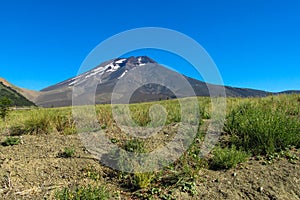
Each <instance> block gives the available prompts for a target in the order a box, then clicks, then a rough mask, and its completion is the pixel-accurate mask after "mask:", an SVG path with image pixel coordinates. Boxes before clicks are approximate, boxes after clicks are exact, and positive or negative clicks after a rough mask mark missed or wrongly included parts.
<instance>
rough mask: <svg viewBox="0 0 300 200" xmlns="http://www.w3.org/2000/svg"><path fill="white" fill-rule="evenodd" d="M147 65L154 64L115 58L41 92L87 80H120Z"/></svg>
mask: <svg viewBox="0 0 300 200" xmlns="http://www.w3.org/2000/svg"><path fill="white" fill-rule="evenodd" d="M149 63H156V62H155V61H154V60H152V59H151V58H149V57H147V56H138V57H134V56H131V57H129V58H116V59H112V60H110V61H108V62H105V63H102V64H100V65H98V66H97V67H95V68H94V69H92V70H90V71H87V72H85V73H83V74H81V75H78V76H76V77H74V78H71V79H68V80H66V81H64V82H61V83H58V84H57V85H54V86H52V87H51V88H46V89H44V90H43V91H47V90H50V89H53V87H64V86H67V87H73V86H74V85H75V84H84V83H85V82H86V81H87V79H91V78H92V79H96V80H98V81H99V83H105V82H107V81H109V80H113V79H121V78H122V77H123V76H124V75H125V74H126V73H127V72H128V71H130V70H131V69H133V68H135V67H139V66H143V65H146V64H149Z"/></svg>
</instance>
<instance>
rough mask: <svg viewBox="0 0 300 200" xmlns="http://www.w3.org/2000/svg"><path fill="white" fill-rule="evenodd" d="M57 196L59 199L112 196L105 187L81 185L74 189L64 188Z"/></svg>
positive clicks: (88, 198) (96, 198) (106, 197)
mask: <svg viewBox="0 0 300 200" xmlns="http://www.w3.org/2000/svg"><path fill="white" fill-rule="evenodd" d="M55 198H56V199H58V200H83V199H86V200H90V199H91V200H92V199H93V200H106V199H109V198H110V194H109V192H108V191H107V190H106V188H105V187H99V188H98V187H92V186H87V187H84V186H81V187H77V188H75V189H74V190H70V189H69V188H63V189H62V190H60V191H57V192H56V194H55Z"/></svg>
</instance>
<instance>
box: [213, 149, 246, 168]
mask: <svg viewBox="0 0 300 200" xmlns="http://www.w3.org/2000/svg"><path fill="white" fill-rule="evenodd" d="M247 157H248V154H247V153H246V152H244V151H239V150H237V149H236V147H235V146H232V147H231V148H228V147H226V148H221V147H216V148H215V150H214V151H213V158H212V160H211V168H213V169H229V168H232V167H235V166H236V165H237V164H238V163H241V162H244V161H246V159H247Z"/></svg>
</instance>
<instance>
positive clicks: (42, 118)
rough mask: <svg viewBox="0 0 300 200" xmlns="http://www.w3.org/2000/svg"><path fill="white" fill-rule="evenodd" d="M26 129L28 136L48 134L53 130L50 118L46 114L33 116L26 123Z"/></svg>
mask: <svg viewBox="0 0 300 200" xmlns="http://www.w3.org/2000/svg"><path fill="white" fill-rule="evenodd" d="M24 128H25V132H26V133H27V134H32V135H38V134H48V133H49V132H50V128H51V127H50V120H49V117H48V116H47V115H46V114H42V115H37V116H32V117H31V118H30V119H28V120H26V121H25V122H24Z"/></svg>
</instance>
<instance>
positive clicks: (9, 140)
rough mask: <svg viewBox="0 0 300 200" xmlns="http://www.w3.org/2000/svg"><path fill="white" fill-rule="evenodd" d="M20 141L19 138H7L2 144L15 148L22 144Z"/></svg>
mask: <svg viewBox="0 0 300 200" xmlns="http://www.w3.org/2000/svg"><path fill="white" fill-rule="evenodd" d="M20 142H21V141H20V139H19V138H17V137H7V138H6V139H5V140H4V142H3V143H2V145H3V146H13V145H18V144H20Z"/></svg>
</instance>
